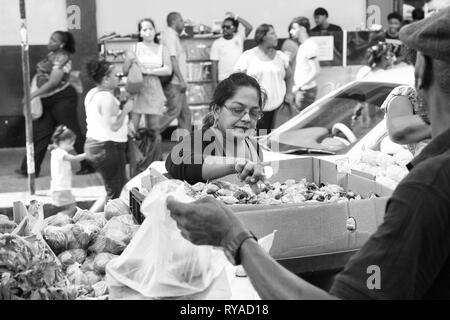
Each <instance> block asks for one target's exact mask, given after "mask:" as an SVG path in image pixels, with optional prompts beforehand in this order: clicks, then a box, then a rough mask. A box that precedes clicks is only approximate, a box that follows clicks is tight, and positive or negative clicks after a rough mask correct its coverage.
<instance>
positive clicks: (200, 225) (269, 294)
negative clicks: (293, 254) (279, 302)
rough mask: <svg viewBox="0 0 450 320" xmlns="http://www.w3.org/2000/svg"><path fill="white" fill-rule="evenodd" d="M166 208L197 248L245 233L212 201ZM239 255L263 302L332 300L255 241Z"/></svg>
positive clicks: (173, 203) (229, 213)
mask: <svg viewBox="0 0 450 320" xmlns="http://www.w3.org/2000/svg"><path fill="white" fill-rule="evenodd" d="M167 208H168V209H169V210H170V212H171V216H172V217H173V218H174V219H175V220H176V221H177V225H178V227H179V228H180V230H182V231H183V232H182V234H183V236H187V237H188V238H187V239H188V240H189V241H191V242H192V243H194V244H196V245H213V246H221V245H223V244H224V243H227V241H231V240H232V238H233V237H234V236H235V235H238V234H240V233H241V232H242V231H245V230H246V228H245V227H244V225H243V224H242V222H241V221H240V220H239V219H238V218H237V217H236V216H235V215H234V214H233V212H232V211H231V210H230V209H229V208H228V207H226V206H225V205H224V204H223V203H221V202H219V201H217V200H215V199H214V198H212V197H205V198H202V199H199V200H197V201H195V202H193V203H181V202H177V201H176V200H175V199H174V198H173V197H169V198H168V199H167ZM239 254H240V257H241V261H242V265H243V266H244V268H245V270H246V272H247V274H248V276H249V277H250V280H251V282H252V284H253V286H254V287H255V289H256V291H257V292H258V294H259V295H260V297H261V298H263V299H332V298H333V297H332V296H330V295H329V294H327V293H326V292H325V291H322V290H321V289H319V288H316V287H314V286H313V285H311V284H309V283H307V282H306V281H304V280H302V279H301V278H299V277H297V276H296V275H295V274H293V273H291V272H290V271H288V270H287V269H285V268H284V267H282V266H281V265H279V264H278V263H277V262H276V261H275V260H274V259H273V258H271V257H270V255H269V254H268V253H266V252H265V251H264V249H262V248H261V247H260V246H259V244H258V243H256V242H255V241H254V240H246V241H244V242H243V243H242V245H241V248H240V250H239Z"/></svg>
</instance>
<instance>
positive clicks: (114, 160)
mask: <svg viewBox="0 0 450 320" xmlns="http://www.w3.org/2000/svg"><path fill="white" fill-rule="evenodd" d="M125 153H126V143H125V142H124V143H118V142H112V141H107V142H105V158H104V161H103V162H102V163H101V164H100V165H99V167H98V169H97V170H98V172H99V173H100V174H101V176H102V177H103V181H104V183H105V189H106V194H107V197H108V199H116V198H118V197H120V192H121V191H122V188H123V187H124V185H125V183H126V173H125V165H126V154H125Z"/></svg>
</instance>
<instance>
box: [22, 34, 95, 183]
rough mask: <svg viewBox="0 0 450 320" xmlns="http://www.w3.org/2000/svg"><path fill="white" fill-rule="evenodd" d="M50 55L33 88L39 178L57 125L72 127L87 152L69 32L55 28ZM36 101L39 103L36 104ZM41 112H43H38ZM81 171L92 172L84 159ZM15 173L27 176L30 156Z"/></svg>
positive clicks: (78, 146)
mask: <svg viewBox="0 0 450 320" xmlns="http://www.w3.org/2000/svg"><path fill="white" fill-rule="evenodd" d="M48 49H49V51H50V52H49V53H48V55H47V56H46V57H45V58H44V59H43V60H41V61H40V62H39V63H38V64H37V68H36V69H37V70H36V71H37V72H36V75H35V77H34V79H33V80H34V81H35V84H36V87H34V88H35V90H32V91H31V97H30V98H31V101H32V102H33V104H34V105H35V106H38V103H39V101H38V100H40V101H41V104H42V112H38V111H39V110H38V109H39V106H38V108H34V107H33V110H34V111H33V118H35V120H34V122H33V138H34V163H35V174H36V177H38V176H39V175H40V171H41V164H42V161H43V160H44V158H45V154H46V152H47V148H48V146H49V144H50V142H51V137H52V134H53V132H54V131H55V129H56V127H57V126H59V125H65V126H66V127H68V128H69V129H70V130H72V131H73V132H74V133H75V135H76V136H77V139H76V141H75V145H74V148H75V151H76V152H77V153H78V154H82V153H83V152H84V150H83V146H84V142H85V139H86V138H85V136H84V134H83V133H82V132H81V129H80V124H79V123H78V114H77V106H78V95H77V92H76V90H75V88H74V87H73V86H72V85H71V83H70V73H71V70H72V61H71V55H72V54H73V53H75V40H74V38H73V35H72V34H71V33H70V32H66V31H56V32H54V33H53V34H52V36H51V37H50V41H49V43H48ZM36 102H37V103H36ZM39 113H41V114H39ZM81 165H82V167H81V168H82V169H81V170H80V172H79V173H90V172H93V170H92V168H91V167H90V166H89V165H88V164H87V163H86V162H85V161H84V162H83V163H82V164H81ZM16 173H18V174H21V175H24V176H26V175H27V159H26V157H24V159H23V161H22V165H21V167H20V169H18V170H16Z"/></svg>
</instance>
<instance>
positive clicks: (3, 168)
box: [0, 148, 105, 208]
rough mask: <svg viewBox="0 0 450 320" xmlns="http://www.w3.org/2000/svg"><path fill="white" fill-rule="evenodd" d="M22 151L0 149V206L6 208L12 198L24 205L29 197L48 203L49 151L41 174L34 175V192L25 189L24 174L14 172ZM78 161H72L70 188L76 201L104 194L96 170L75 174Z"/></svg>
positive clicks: (12, 200) (26, 184)
mask: <svg viewBox="0 0 450 320" xmlns="http://www.w3.org/2000/svg"><path fill="white" fill-rule="evenodd" d="M24 155H25V148H15V149H0V208H10V207H12V206H13V203H14V202H15V201H22V202H23V203H24V204H25V205H28V204H29V202H30V201H31V200H38V201H40V202H42V203H51V202H52V198H51V193H50V190H49V189H50V153H49V152H47V155H46V157H45V159H44V162H43V163H42V168H41V175H40V177H39V178H37V179H36V195H35V196H30V194H29V192H28V178H26V177H23V176H21V175H18V174H16V173H15V172H14V170H16V169H18V168H19V166H20V163H21V161H22V157H23V156H24ZM78 170H79V165H78V164H74V165H73V171H74V174H73V180H72V181H73V189H72V192H73V194H74V196H75V198H76V200H77V202H78V201H79V202H92V201H95V200H96V199H98V198H99V197H101V196H104V195H105V188H104V187H103V182H102V178H101V176H100V175H99V174H98V173H95V174H89V175H83V176H77V175H75V172H76V171H78Z"/></svg>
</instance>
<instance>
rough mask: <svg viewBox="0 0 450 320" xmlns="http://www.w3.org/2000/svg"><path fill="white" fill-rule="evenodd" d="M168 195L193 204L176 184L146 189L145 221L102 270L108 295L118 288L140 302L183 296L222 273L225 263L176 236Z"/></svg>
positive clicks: (206, 248)
mask: <svg viewBox="0 0 450 320" xmlns="http://www.w3.org/2000/svg"><path fill="white" fill-rule="evenodd" d="M170 195H172V196H174V197H175V199H177V200H178V201H181V202H191V201H193V199H192V198H190V197H189V196H187V195H186V192H185V189H184V183H183V182H181V181H176V180H168V181H164V182H161V183H160V184H158V185H156V186H155V187H154V188H153V189H152V191H151V192H150V194H149V195H148V196H147V197H146V199H145V200H144V202H143V203H142V206H141V211H142V213H143V214H144V215H145V217H146V219H145V220H144V222H143V224H142V225H141V227H140V228H139V230H138V232H137V233H136V235H135V236H134V238H133V240H132V241H131V242H130V244H129V245H128V247H127V248H126V249H125V251H124V252H123V253H122V255H121V256H120V257H119V258H117V259H114V260H113V261H111V262H110V263H109V264H108V265H107V266H106V274H107V282H108V285H109V286H110V290H111V289H112V290H111V291H114V288H116V289H117V287H120V286H123V287H125V288H126V289H125V290H124V292H126V291H127V290H128V291H129V289H132V290H133V291H135V292H137V293H138V294H139V295H141V296H142V297H140V298H150V299H158V298H176V297H185V296H189V295H194V294H197V293H200V292H202V291H204V290H206V289H207V288H208V287H209V286H210V285H211V284H212V282H213V281H214V280H215V279H216V278H217V277H218V276H219V275H220V274H221V273H222V271H223V269H224V267H225V263H224V261H223V260H220V259H214V258H213V254H214V253H213V247H210V246H195V245H193V244H191V243H190V242H189V241H187V240H185V239H184V238H183V237H182V236H181V233H180V231H179V229H178V227H177V225H176V222H175V220H173V219H172V218H171V216H170V212H169V211H168V209H167V207H166V199H167V197H168V196H170ZM112 287H114V288H112ZM120 298H126V297H124V296H123V295H122V296H121V297H120ZM131 298H134V299H135V298H136V296H132V297H131Z"/></svg>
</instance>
